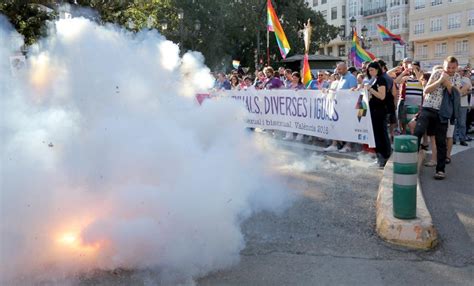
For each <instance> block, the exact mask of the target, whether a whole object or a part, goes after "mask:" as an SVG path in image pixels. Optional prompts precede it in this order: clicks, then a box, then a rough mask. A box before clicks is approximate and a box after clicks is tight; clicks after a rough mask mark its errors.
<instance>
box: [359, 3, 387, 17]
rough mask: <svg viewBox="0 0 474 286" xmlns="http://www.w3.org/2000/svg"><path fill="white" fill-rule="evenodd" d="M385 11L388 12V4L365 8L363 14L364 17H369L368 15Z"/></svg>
mask: <svg viewBox="0 0 474 286" xmlns="http://www.w3.org/2000/svg"><path fill="white" fill-rule="evenodd" d="M385 12H387V6H382V7H378V8H374V9H369V10H363V11H362V15H364V17H367V16H371V15H375V14H380V13H385Z"/></svg>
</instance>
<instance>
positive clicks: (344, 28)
mask: <svg viewBox="0 0 474 286" xmlns="http://www.w3.org/2000/svg"><path fill="white" fill-rule="evenodd" d="M340 29H341V30H342V31H343V33H342V37H343V38H344V37H345V36H346V25H341V27H340Z"/></svg>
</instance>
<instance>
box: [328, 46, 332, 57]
mask: <svg viewBox="0 0 474 286" xmlns="http://www.w3.org/2000/svg"><path fill="white" fill-rule="evenodd" d="M328 55H329V56H332V47H328Z"/></svg>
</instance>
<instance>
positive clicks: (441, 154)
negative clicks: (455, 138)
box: [415, 107, 448, 172]
mask: <svg viewBox="0 0 474 286" xmlns="http://www.w3.org/2000/svg"><path fill="white" fill-rule="evenodd" d="M428 128H430V129H431V130H434V134H435V141H436V151H437V153H438V156H437V157H438V158H437V159H438V160H437V162H436V172H444V168H445V167H446V152H447V148H446V131H447V130H448V123H447V122H446V123H441V121H440V119H439V114H438V111H437V110H435V109H431V108H426V107H423V109H422V110H421V113H420V116H419V117H418V120H417V121H416V127H415V136H417V137H418V150H419V146H420V142H421V137H423V134H425V132H426V130H427V129H428Z"/></svg>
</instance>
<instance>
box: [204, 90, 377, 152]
mask: <svg viewBox="0 0 474 286" xmlns="http://www.w3.org/2000/svg"><path fill="white" fill-rule="evenodd" d="M212 96H224V97H232V98H234V99H237V100H240V101H242V102H243V103H244V104H245V106H246V108H247V110H248V111H249V114H248V117H247V118H245V122H246V124H247V126H249V127H254V128H262V129H275V130H282V131H288V132H295V133H301V134H306V135H311V136H316V137H320V138H325V139H333V140H339V141H346V142H356V143H362V144H368V145H369V146H370V147H375V141H374V133H373V130H372V120H371V118H370V110H369V104H368V98H367V93H366V92H365V91H350V90H339V91H329V92H328V93H327V92H322V91H320V90H243V91H237V90H226V91H223V92H217V93H214V94H213V95H211V97H212Z"/></svg>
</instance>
